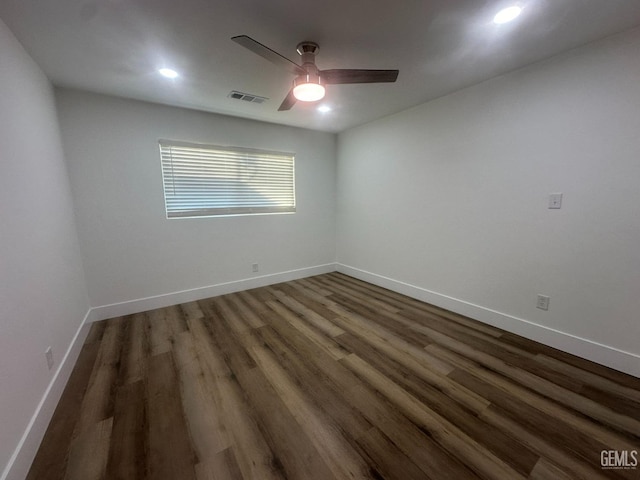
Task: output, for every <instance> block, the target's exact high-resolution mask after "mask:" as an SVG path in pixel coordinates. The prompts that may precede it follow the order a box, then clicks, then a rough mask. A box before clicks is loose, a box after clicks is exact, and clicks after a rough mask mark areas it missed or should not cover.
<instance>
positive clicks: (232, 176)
mask: <svg viewBox="0 0 640 480" xmlns="http://www.w3.org/2000/svg"><path fill="white" fill-rule="evenodd" d="M159 144H160V158H161V160H162V178H163V183H164V200H165V207H166V212H167V218H174V217H199V216H210V215H243V214H260V213H290V212H295V210H296V199H295V175H294V155H293V154H292V153H281V152H270V151H266V150H251V149H245V148H239V147H219V146H214V145H195V144H188V143H182V142H174V141H169V140H160V142H159Z"/></svg>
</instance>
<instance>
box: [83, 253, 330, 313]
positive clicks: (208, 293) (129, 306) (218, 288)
mask: <svg viewBox="0 0 640 480" xmlns="http://www.w3.org/2000/svg"><path fill="white" fill-rule="evenodd" d="M335 270H336V264H335V263H328V264H326V265H317V266H314V267H307V268H300V269H298V270H289V271H286V272H279V273H274V274H270V275H262V276H259V277H252V278H247V279H243V280H237V281H234V282H226V283H219V284H216V285H210V286H207V287H199V288H193V289H191V290H182V291H179V292H171V293H166V294H163V295H156V296H153V297H146V298H139V299H136V300H130V301H127V302H121V303H113V304H111V305H103V306H100V307H94V308H92V309H91V313H90V315H89V319H88V321H89V322H96V321H99V320H105V319H107V318H114V317H121V316H123V315H131V314H133V313H139V312H145V311H147V310H153V309H154V308H163V307H169V306H171V305H178V304H180V303H187V302H193V301H196V300H202V299H204V298H210V297H217V296H218V295H226V294H227V293H233V292H240V291H242V290H248V289H250V288H257V287H265V286H267V285H273V284H274V283H280V282H288V281H290V280H297V279H299V278H305V277H311V276H313V275H321V274H323V273H329V272H334V271H335Z"/></svg>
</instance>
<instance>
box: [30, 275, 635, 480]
mask: <svg viewBox="0 0 640 480" xmlns="http://www.w3.org/2000/svg"><path fill="white" fill-rule="evenodd" d="M603 450H617V451H619V452H622V451H627V452H631V451H633V450H636V451H638V450H640V379H638V378H635V377H631V376H628V375H625V374H622V373H619V372H616V371H613V370H610V369H608V368H605V367H602V366H599V365H596V364H594V363H590V362H588V361H585V360H582V359H579V358H577V357H574V356H571V355H569V354H566V353H563V352H560V351H557V350H554V349H552V348H550V347H546V346H544V345H541V344H538V343H536V342H532V341H529V340H526V339H524V338H521V337H518V336H516V335H513V334H510V333H507V332H504V331H501V330H499V329H496V328H493V327H490V326H487V325H484V324H482V323H479V322H476V321H473V320H470V319H468V318H464V317H462V316H459V315H456V314H453V313H451V312H447V311H445V310H441V309H439V308H436V307H434V306H431V305H427V304H424V303H422V302H419V301H416V300H413V299H410V298H408V297H404V296H402V295H399V294H397V293H394V292H391V291H388V290H385V289H382V288H379V287H376V286H373V285H370V284H367V283H364V282H362V281H359V280H356V279H354V278H351V277H348V276H345V275H342V274H339V273H331V274H326V275H320V276H316V277H311V278H307V279H303V280H298V281H293V282H287V283H282V284H278V285H273V286H270V287H264V288H258V289H254V290H249V291H245V292H240V293H234V294H230V295H224V296H220V297H215V298H210V299H207V300H203V301H199V302H192V303H188V304H183V305H177V306H173V307H169V308H164V309H159V310H153V311H149V312H145V313H141V314H136V315H130V316H127V317H121V318H115V319H111V320H107V321H103V322H98V323H95V324H94V325H93V326H92V329H91V332H90V334H89V336H88V338H87V340H86V342H85V345H84V347H83V350H82V352H81V354H80V357H79V359H78V363H77V365H76V367H75V369H74V371H73V373H72V375H71V378H70V380H69V382H68V385H67V387H66V389H65V391H64V393H63V396H62V399H61V401H60V403H59V405H58V408H57V410H56V412H55V414H54V417H53V420H52V421H51V424H50V426H49V429H48V431H47V433H46V435H45V438H44V441H43V443H42V445H41V447H40V450H39V452H38V454H37V456H36V459H35V461H34V463H33V465H32V468H31V471H30V473H29V476H28V479H30V480H36V479H46V480H56V479H60V480H62V479H67V480H97V479H123V480H124V479H126V480H132V479H154V480H156V479H157V480H165V479H166V480H192V479H193V480H211V479H216V480H217V479H230V480H236V479H238V480H240V479H244V480H253V479H255V480H268V479H284V478H288V479H301V480H314V479H317V480H330V479H398V480H408V479H433V480H439V479H452V480H454V479H455V480H461V479H473V478H483V479H500V480H503V479H525V478H530V479H535V480H545V479H560V480H562V479H590V480H591V479H602V478H613V479H633V478H635V479H638V478H640V466H638V467H637V468H635V469H632V468H628V469H603V468H602V467H601V451H603ZM629 460H631V458H629Z"/></svg>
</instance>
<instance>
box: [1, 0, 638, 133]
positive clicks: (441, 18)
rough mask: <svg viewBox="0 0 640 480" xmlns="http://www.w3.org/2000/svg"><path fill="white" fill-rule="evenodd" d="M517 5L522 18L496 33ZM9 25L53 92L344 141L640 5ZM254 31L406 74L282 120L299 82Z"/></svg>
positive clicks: (148, 0) (274, 2)
mask: <svg viewBox="0 0 640 480" xmlns="http://www.w3.org/2000/svg"><path fill="white" fill-rule="evenodd" d="M513 3H517V4H519V5H521V6H523V7H524V13H523V14H522V15H521V16H520V17H519V18H518V19H517V20H515V21H514V22H512V23H509V24H505V25H495V24H493V22H492V18H493V15H494V14H495V13H496V12H497V11H498V10H499V9H501V8H502V7H505V6H508V5H511V4H513ZM0 18H1V19H2V20H3V21H4V22H5V23H6V24H7V25H8V26H9V28H10V29H11V30H12V31H13V32H14V34H15V35H16V36H17V37H18V39H19V40H20V41H21V42H22V44H23V45H24V46H25V48H26V49H27V50H28V51H29V53H30V54H31V56H32V57H33V58H34V59H35V60H36V62H38V64H39V65H40V66H41V67H42V69H43V70H44V71H45V73H46V74H47V75H48V76H49V78H50V79H51V80H52V82H53V83H54V84H55V85H58V86H64V87H72V88H78V89H83V90H89V91H94V92H100V93H106V94H111V95H117V96H123V97H129V98H135V99H140V100H147V101H151V102H157V103H163V104H169V105H177V106H183V107H189V108H194V109H199V110H205V111H212V112H218V113H224V114H230V115H235V116H240V117H246V118H253V119H258V120H264V121H268V122H275V123H281V124H286V125H295V126H300V127H306V128H314V129H319V130H326V131H331V132H339V131H342V130H344V129H346V128H349V127H353V126H356V125H360V124H363V123H366V122H368V121H371V120H373V119H376V118H379V117H382V116H385V115H389V114H392V113H396V112H398V111H401V110H404V109H406V108H408V107H411V106H414V105H418V104H420V103H423V102H425V101H427V100H430V99H433V98H437V97H440V96H442V95H445V94H447V93H450V92H453V91H455V90H458V89H460V88H463V87H466V86H469V85H472V84H475V83H478V82H481V81H483V80H486V79H488V78H491V77H494V76H496V75H500V74H503V73H506V72H508V71H511V70H514V69H516V68H520V67H522V66H524V65H527V64H530V63H532V62H535V61H538V60H541V59H544V58H548V57H550V56H553V55H556V54H558V53H560V52H563V51H566V50H568V49H571V48H574V47H576V46H579V45H582V44H584V43H587V42H590V41H593V40H596V39H599V38H602V37H605V36H608V35H611V34H614V33H617V32H620V31H622V30H625V29H627V28H630V27H634V26H637V25H639V24H640V0H521V1H517V0H513V1H511V0H448V1H447V0H439V1H435V0H400V1H390V0H316V1H311V0H84V1H82V0H1V1H0ZM242 34H245V35H249V36H251V37H253V38H254V39H256V40H258V41H259V42H261V43H263V44H265V45H267V46H269V47H270V48H272V49H274V50H276V51H278V52H279V53H281V54H282V55H284V56H286V57H288V58H290V59H291V60H294V61H296V62H297V61H298V59H299V57H298V55H297V53H296V51H295V48H296V45H297V44H298V43H299V42H300V41H303V40H311V41H315V42H317V43H319V44H320V52H319V55H318V57H317V64H318V67H319V68H321V69H328V68H371V69H395V68H397V69H399V70H400V75H399V77H398V81H397V82H396V83H389V84H375V85H371V84H368V85H331V86H328V87H327V95H326V98H325V100H324V103H326V104H327V105H330V106H331V107H332V108H333V110H332V112H330V113H327V114H321V113H319V112H317V110H316V107H317V105H316V104H303V103H300V102H298V104H296V106H295V107H294V108H293V109H292V110H291V111H288V112H278V111H277V109H278V106H279V105H280V103H281V101H282V99H283V98H284V96H285V95H286V94H287V92H288V90H289V88H290V87H291V81H292V79H293V78H292V75H290V74H288V73H287V72H285V71H281V70H279V69H278V68H277V67H276V66H274V65H272V64H270V63H269V62H267V61H266V60H264V59H262V58H260V57H258V56H257V55H255V54H253V53H251V52H250V51H248V50H245V49H244V48H242V47H241V46H239V45H237V44H236V43H234V42H232V41H231V40H230V38H231V37H232V36H235V35H242ZM161 66H170V67H172V68H174V69H176V70H178V71H179V72H180V73H181V77H180V78H179V79H177V80H173V81H172V80H167V79H165V78H163V77H160V76H159V75H158V74H157V72H156V70H157V68H159V67H161ZM231 90H239V91H242V92H247V93H252V94H256V95H261V96H265V97H269V99H270V100H269V101H267V102H265V103H263V104H253V103H247V102H242V101H239V100H232V99H230V98H228V94H229V93H230V91H231Z"/></svg>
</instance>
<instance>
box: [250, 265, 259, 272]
mask: <svg viewBox="0 0 640 480" xmlns="http://www.w3.org/2000/svg"><path fill="white" fill-rule="evenodd" d="M251 268H252V269H253V272H254V273H255V272H257V271H258V264H257V263H254V264H253V265H252V266H251Z"/></svg>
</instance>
